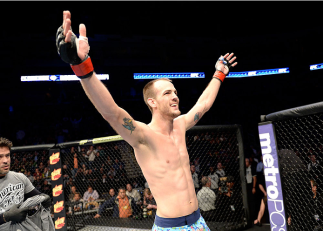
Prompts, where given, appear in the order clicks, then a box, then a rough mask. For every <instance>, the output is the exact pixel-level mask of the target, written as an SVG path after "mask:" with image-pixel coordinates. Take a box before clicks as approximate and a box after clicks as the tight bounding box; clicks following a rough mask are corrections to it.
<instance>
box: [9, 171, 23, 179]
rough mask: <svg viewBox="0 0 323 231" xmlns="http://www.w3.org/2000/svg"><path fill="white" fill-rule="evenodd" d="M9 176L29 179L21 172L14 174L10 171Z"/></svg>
mask: <svg viewBox="0 0 323 231" xmlns="http://www.w3.org/2000/svg"><path fill="white" fill-rule="evenodd" d="M7 176H8V177H18V178H24V179H25V178H27V177H26V176H25V174H23V173H21V172H14V171H9V172H8V173H7Z"/></svg>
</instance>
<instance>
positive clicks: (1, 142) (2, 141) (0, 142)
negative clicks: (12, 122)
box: [0, 137, 12, 151]
mask: <svg viewBox="0 0 323 231" xmlns="http://www.w3.org/2000/svg"><path fill="white" fill-rule="evenodd" d="M0 147H7V148H9V151H11V148H12V142H11V141H10V140H8V139H6V138H4V137H0Z"/></svg>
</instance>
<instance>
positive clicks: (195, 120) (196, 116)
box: [194, 112, 202, 123]
mask: <svg viewBox="0 0 323 231" xmlns="http://www.w3.org/2000/svg"><path fill="white" fill-rule="evenodd" d="M201 117H202V113H201V112H198V113H196V114H195V116H194V122H195V123H197V122H198V121H199V120H200V119H201Z"/></svg>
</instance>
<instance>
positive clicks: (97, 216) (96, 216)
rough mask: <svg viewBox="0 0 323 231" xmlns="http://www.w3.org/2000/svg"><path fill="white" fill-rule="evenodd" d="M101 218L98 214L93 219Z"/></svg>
mask: <svg viewBox="0 0 323 231" xmlns="http://www.w3.org/2000/svg"><path fill="white" fill-rule="evenodd" d="M99 217H101V216H100V215H99V214H98V213H97V214H96V215H95V216H94V217H93V218H99Z"/></svg>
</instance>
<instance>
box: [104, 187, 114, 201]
mask: <svg viewBox="0 0 323 231" xmlns="http://www.w3.org/2000/svg"><path fill="white" fill-rule="evenodd" d="M115 195H116V193H115V191H114V189H113V188H110V190H109V193H106V194H103V195H102V198H104V199H106V200H110V199H111V198H112V197H114V196H115Z"/></svg>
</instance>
